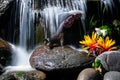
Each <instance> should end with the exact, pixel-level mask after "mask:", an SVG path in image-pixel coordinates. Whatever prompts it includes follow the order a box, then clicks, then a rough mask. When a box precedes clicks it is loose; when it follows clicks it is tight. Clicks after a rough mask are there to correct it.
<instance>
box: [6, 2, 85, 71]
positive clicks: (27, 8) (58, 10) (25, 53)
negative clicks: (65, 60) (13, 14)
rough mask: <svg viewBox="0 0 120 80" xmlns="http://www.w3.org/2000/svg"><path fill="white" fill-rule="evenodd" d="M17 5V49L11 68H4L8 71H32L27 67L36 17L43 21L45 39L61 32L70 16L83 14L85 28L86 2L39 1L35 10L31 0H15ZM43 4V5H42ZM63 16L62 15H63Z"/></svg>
mask: <svg viewBox="0 0 120 80" xmlns="http://www.w3.org/2000/svg"><path fill="white" fill-rule="evenodd" d="M16 3H18V4H19V5H18V6H19V15H20V22H19V25H20V26H19V27H20V36H19V47H16V46H14V45H12V47H13V62H12V66H8V67H6V69H7V70H8V71H11V70H12V71H13V70H28V69H29V70H33V69H32V68H31V67H30V65H29V56H30V54H29V53H31V52H30V49H33V48H34V47H35V36H34V35H35V28H36V25H35V17H36V18H37V19H38V22H40V21H39V18H38V15H41V16H40V17H41V18H42V19H43V21H44V23H45V26H44V33H45V38H50V37H52V36H55V35H56V34H58V33H60V32H61V31H62V26H63V24H62V22H63V21H64V20H65V19H66V18H67V17H69V16H70V15H76V14H78V13H83V14H82V17H81V20H82V21H83V22H82V23H83V29H84V31H86V28H85V23H84V22H85V13H86V0H47V1H46V0H45V1H44V0H40V6H43V7H41V9H38V10H35V8H33V6H34V5H33V4H34V3H35V1H33V2H31V0H16ZM42 3H44V4H42ZM63 14H64V15H63Z"/></svg>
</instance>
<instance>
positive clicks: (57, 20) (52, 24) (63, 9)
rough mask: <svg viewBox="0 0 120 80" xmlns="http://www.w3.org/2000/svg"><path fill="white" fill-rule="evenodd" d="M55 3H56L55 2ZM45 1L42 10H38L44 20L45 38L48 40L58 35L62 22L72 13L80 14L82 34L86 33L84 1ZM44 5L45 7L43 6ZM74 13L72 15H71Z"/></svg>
mask: <svg viewBox="0 0 120 80" xmlns="http://www.w3.org/2000/svg"><path fill="white" fill-rule="evenodd" d="M55 1H56V2H55ZM55 1H54V0H47V1H44V4H41V5H42V6H43V5H44V8H43V9H42V10H38V12H39V13H40V14H41V16H42V18H43V19H44V24H45V30H44V32H45V38H50V37H53V36H55V35H56V34H58V32H60V31H61V29H62V26H61V24H62V21H64V20H65V19H66V18H68V17H69V16H70V15H73V14H74V13H76V14H77V13H82V16H81V22H82V26H83V30H84V32H86V25H85V18H86V10H87V8H86V0H55ZM45 4H46V5H45ZM71 12H74V13H71Z"/></svg>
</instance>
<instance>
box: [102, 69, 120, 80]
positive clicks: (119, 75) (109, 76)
mask: <svg viewBox="0 0 120 80" xmlns="http://www.w3.org/2000/svg"><path fill="white" fill-rule="evenodd" d="M103 80H120V72H117V71H110V72H107V73H105V75H104V79H103Z"/></svg>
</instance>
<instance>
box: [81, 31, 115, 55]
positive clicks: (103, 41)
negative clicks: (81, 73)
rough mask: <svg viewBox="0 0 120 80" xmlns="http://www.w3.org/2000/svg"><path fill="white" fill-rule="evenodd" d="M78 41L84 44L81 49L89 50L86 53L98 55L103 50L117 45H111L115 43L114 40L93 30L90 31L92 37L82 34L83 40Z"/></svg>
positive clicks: (112, 48)
mask: <svg viewBox="0 0 120 80" xmlns="http://www.w3.org/2000/svg"><path fill="white" fill-rule="evenodd" d="M80 43H81V44H82V45H84V46H85V47H84V48H83V49H88V50H89V52H88V55H90V54H93V55H95V56H98V55H99V54H101V53H102V52H104V51H109V50H114V49H117V47H115V46H113V45H114V44H115V41H114V40H112V39H109V37H108V36H107V37H105V38H103V37H101V36H98V35H97V33H95V32H92V37H90V36H89V35H84V40H82V41H80Z"/></svg>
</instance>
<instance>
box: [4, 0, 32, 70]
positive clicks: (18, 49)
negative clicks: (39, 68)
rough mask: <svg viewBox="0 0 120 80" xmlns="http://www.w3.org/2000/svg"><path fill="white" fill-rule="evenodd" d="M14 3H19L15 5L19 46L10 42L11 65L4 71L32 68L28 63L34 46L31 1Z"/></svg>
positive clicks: (21, 0) (19, 0)
mask: <svg viewBox="0 0 120 80" xmlns="http://www.w3.org/2000/svg"><path fill="white" fill-rule="evenodd" d="M16 3H17V4H19V5H17V6H16V7H18V8H19V12H20V13H19V14H20V23H19V24H20V26H19V27H20V36H19V46H15V45H13V44H10V45H11V46H12V51H13V56H12V57H13V60H12V64H11V66H8V67H6V68H5V69H6V72H9V71H29V70H34V69H33V68H32V67H31V66H30V64H29V57H30V55H31V50H30V49H31V48H33V46H34V23H33V12H32V6H31V2H30V0H16ZM32 32H33V33H32ZM28 48H29V49H28ZM27 50H28V51H27Z"/></svg>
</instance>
